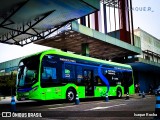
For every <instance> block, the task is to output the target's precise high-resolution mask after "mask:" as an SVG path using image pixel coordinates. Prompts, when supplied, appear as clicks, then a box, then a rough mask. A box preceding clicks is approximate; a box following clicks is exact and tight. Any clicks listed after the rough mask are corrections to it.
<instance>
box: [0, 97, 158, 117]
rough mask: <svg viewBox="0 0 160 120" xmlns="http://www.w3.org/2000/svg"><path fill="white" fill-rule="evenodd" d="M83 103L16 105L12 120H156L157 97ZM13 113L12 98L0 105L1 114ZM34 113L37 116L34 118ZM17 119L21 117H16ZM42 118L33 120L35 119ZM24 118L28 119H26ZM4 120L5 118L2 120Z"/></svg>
mask: <svg viewBox="0 0 160 120" xmlns="http://www.w3.org/2000/svg"><path fill="white" fill-rule="evenodd" d="M109 99H110V100H109V102H105V100H103V99H87V100H81V99H80V104H79V105H75V104H74V103H65V101H47V102H36V101H22V102H18V101H16V110H15V111H16V112H17V113H14V114H13V113H12V117H13V119H17V118H20V119H22V117H23V119H26V118H27V117H30V119H34V120H35V119H56V120H57V119H63V120H65V119H71V120H75V119H79V120H81V119H83V120H91V119H97V120H106V119H107V120H124V119H127V120H139V119H140V120H141V119H145V120H151V119H153V118H154V117H153V116H156V114H155V112H154V111H155V104H156V98H155V96H154V95H146V96H145V98H142V97H141V96H138V95H133V96H130V99H129V100H125V97H123V98H122V99H115V98H109ZM10 109H11V105H10V98H8V99H5V100H1V101H0V111H1V112H0V114H1V115H2V112H6V111H7V112H9V111H10ZM33 113H34V114H33ZM17 116H18V117H17ZM35 116H37V117H39V118H32V117H35ZM24 117H25V118H24ZM3 119H5V118H3Z"/></svg>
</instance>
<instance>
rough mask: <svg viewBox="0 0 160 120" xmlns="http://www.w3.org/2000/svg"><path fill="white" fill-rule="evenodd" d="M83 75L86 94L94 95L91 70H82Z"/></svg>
mask: <svg viewBox="0 0 160 120" xmlns="http://www.w3.org/2000/svg"><path fill="white" fill-rule="evenodd" d="M83 75H84V81H85V93H86V96H93V95H94V83H93V82H94V77H93V70H84V71H83Z"/></svg>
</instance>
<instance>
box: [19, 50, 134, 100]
mask: <svg viewBox="0 0 160 120" xmlns="http://www.w3.org/2000/svg"><path fill="white" fill-rule="evenodd" d="M38 54H41V55H40V66H39V71H40V73H41V62H42V58H43V57H44V56H45V55H46V54H56V55H61V56H68V57H71V58H77V59H82V60H87V61H92V62H97V63H99V64H108V65H114V66H115V65H116V66H120V67H123V68H127V69H132V68H131V66H129V65H126V64H119V63H115V62H109V61H104V60H99V59H96V58H91V57H86V56H80V55H76V54H72V53H66V52H63V51H60V50H48V51H44V52H42V53H37V54H36V55H38ZM32 56H33V55H32ZM40 77H41V75H40V74H39V76H38V82H37V83H36V84H35V85H33V86H32V89H33V88H34V87H36V86H37V87H38V88H37V89H36V90H35V91H33V90H31V91H30V92H23V93H17V99H18V98H22V97H25V98H27V99H35V100H58V99H66V91H67V89H68V88H70V87H71V88H73V89H75V90H76V93H78V96H79V98H86V95H85V86H77V85H75V84H73V83H68V84H66V85H64V86H56V87H48V88H41V86H40ZM118 87H119V88H121V90H122V95H123V94H124V87H122V86H121V85H117V86H115V87H113V86H111V87H110V90H109V93H108V96H116V95H117V92H116V91H117V88H118ZM106 90H107V87H106V86H95V87H94V97H104V96H105V95H106ZM129 94H134V84H133V85H132V86H130V87H129Z"/></svg>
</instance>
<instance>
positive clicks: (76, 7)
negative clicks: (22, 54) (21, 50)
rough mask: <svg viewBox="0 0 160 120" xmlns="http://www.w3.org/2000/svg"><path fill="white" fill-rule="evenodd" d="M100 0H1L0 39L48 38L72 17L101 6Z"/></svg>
mask: <svg viewBox="0 0 160 120" xmlns="http://www.w3.org/2000/svg"><path fill="white" fill-rule="evenodd" d="M99 1H100V0H0V5H1V7H0V43H6V44H13V45H20V46H23V45H26V44H28V43H31V42H34V41H36V40H41V39H46V38H47V37H48V36H49V35H50V34H52V33H53V32H54V31H56V30H57V29H59V28H61V27H62V26H64V25H65V24H67V23H68V22H70V21H73V20H76V19H78V18H80V17H82V16H85V15H87V14H90V13H93V12H95V11H98V10H99V7H100V2H99Z"/></svg>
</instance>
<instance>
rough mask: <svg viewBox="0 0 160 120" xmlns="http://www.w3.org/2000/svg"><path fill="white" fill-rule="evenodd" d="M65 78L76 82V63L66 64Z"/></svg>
mask: <svg viewBox="0 0 160 120" xmlns="http://www.w3.org/2000/svg"><path fill="white" fill-rule="evenodd" d="M63 78H64V79H67V80H68V81H72V82H75V65H72V64H67V63H66V64H65V65H64V73H63Z"/></svg>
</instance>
